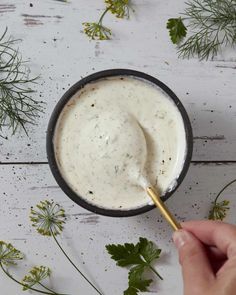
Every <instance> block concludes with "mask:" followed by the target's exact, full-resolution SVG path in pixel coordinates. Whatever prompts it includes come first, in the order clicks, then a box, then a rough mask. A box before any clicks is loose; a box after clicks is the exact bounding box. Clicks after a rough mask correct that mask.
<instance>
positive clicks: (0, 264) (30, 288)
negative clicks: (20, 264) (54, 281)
mask: <svg viewBox="0 0 236 295" xmlns="http://www.w3.org/2000/svg"><path fill="white" fill-rule="evenodd" d="M0 267H1V269H2V270H3V272H4V273H5V274H6V275H7V276H8V277H9V278H10V279H11V280H13V281H14V282H16V283H17V284H19V285H21V286H22V287H27V288H28V289H29V290H32V291H35V292H38V293H41V294H48V295H52V294H55V293H51V292H50V293H49V292H44V291H41V290H38V289H34V288H32V287H29V286H27V285H24V284H22V283H21V282H19V281H18V280H16V279H15V278H13V277H12V276H11V275H10V274H9V273H8V272H7V271H6V270H5V268H4V267H3V265H2V262H0ZM61 295H62V294H61Z"/></svg>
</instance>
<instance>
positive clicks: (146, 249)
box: [139, 238, 161, 264]
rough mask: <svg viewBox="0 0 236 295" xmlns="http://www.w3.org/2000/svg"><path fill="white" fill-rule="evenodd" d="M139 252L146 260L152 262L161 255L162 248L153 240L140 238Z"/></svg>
mask: <svg viewBox="0 0 236 295" xmlns="http://www.w3.org/2000/svg"><path fill="white" fill-rule="evenodd" d="M139 252H140V254H141V256H142V257H143V258H144V259H145V261H146V262H147V263H148V264H150V263H151V262H152V261H153V260H155V259H158V258H159V257H160V254H161V249H158V248H156V246H155V245H154V243H153V242H152V241H148V240H147V239H145V238H139Z"/></svg>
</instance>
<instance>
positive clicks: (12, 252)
mask: <svg viewBox="0 0 236 295" xmlns="http://www.w3.org/2000/svg"><path fill="white" fill-rule="evenodd" d="M23 258H24V255H23V254H22V253H21V252H20V251H19V250H17V249H16V248H15V247H13V246H12V244H8V243H6V242H4V241H0V263H1V264H4V265H16V264H17V263H16V261H18V260H22V259H23Z"/></svg>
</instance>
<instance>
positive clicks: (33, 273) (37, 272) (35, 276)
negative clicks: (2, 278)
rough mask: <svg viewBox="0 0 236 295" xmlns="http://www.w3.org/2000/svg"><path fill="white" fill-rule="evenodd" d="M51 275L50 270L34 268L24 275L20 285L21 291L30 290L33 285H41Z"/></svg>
mask: <svg viewBox="0 0 236 295" xmlns="http://www.w3.org/2000/svg"><path fill="white" fill-rule="evenodd" d="M50 275H51V270H50V269H49V268H48V267H46V266H35V267H33V268H32V269H31V270H30V271H29V274H28V275H26V276H25V277H24V278H23V280H22V284H23V285H24V286H23V291H26V290H28V289H30V288H32V287H33V286H34V285H37V284H39V283H41V282H42V281H43V280H45V279H46V278H47V277H49V276H50Z"/></svg>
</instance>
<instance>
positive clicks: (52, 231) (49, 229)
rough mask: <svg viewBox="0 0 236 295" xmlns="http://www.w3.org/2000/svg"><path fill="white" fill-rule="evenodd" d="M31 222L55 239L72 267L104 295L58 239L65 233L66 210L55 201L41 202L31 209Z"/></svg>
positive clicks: (45, 234) (40, 230)
mask: <svg viewBox="0 0 236 295" xmlns="http://www.w3.org/2000/svg"><path fill="white" fill-rule="evenodd" d="M30 220H31V221H32V223H33V226H34V227H36V229H37V231H38V233H40V234H41V235H44V236H50V237H53V239H54V241H55V242H56V244H57V246H58V247H59V249H60V250H61V251H62V253H63V254H64V255H65V257H66V258H67V259H68V261H69V262H70V263H71V264H72V266H73V267H74V268H75V269H76V270H77V271H78V272H79V274H80V275H81V276H82V277H83V278H84V279H85V280H86V281H87V282H88V283H89V284H90V286H91V287H92V288H93V289H94V290H95V291H96V292H97V293H98V294H100V295H103V294H102V293H101V292H100V291H99V290H98V288H97V287H95V285H94V284H93V283H91V282H90V281H89V279H88V278H87V277H86V276H85V275H84V274H83V273H82V272H81V270H80V269H79V268H78V267H77V266H76V265H75V264H74V262H73V261H72V260H71V259H70V257H69V256H68V255H67V253H66V252H65V250H64V249H63V247H62V246H61V244H60V243H59V241H58V239H57V237H56V236H57V235H60V234H61V233H62V231H63V225H64V224H65V220H66V216H65V210H64V209H63V208H62V207H61V206H60V205H59V204H57V203H54V202H53V201H51V202H49V201H47V200H46V201H41V202H40V203H39V204H38V205H36V209H34V208H31V213H30Z"/></svg>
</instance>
